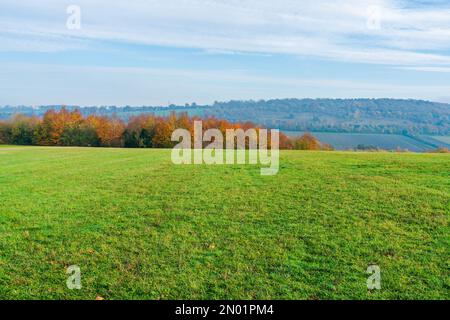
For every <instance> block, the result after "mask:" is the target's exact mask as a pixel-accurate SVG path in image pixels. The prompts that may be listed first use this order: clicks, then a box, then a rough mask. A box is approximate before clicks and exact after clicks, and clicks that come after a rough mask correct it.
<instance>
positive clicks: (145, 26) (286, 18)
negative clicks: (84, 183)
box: [0, 0, 450, 106]
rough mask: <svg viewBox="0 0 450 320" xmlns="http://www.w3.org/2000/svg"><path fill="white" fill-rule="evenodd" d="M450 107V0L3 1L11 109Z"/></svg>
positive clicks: (4, 95)
mask: <svg viewBox="0 0 450 320" xmlns="http://www.w3.org/2000/svg"><path fill="white" fill-rule="evenodd" d="M384 97H386V98H412V99H425V100H433V101H441V102H450V0H435V1H425V0H420V1H419V0H414V1H406V0H405V1H403V0H367V1H366V0H345V1H341V0H146V1H144V0H122V1H118V0H116V1H115V0H108V1H106V0H70V1H66V0H39V1H35V0H21V1H17V0H1V1H0V105H33V106H37V105H55V104H58V105H59V104H66V105H81V106H87V105H89V106H91V105H117V106H124V105H131V106H141V105H161V106H165V105H168V104H185V103H193V102H196V103H200V104H207V103H212V102H214V101H228V100H236V99H245V100H247V99H254V100H259V99H272V98H384Z"/></svg>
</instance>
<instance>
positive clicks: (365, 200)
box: [0, 147, 450, 299]
mask: <svg viewBox="0 0 450 320" xmlns="http://www.w3.org/2000/svg"><path fill="white" fill-rule="evenodd" d="M280 161H281V164H280V172H279V174H278V175H276V176H261V175H260V171H259V167H258V166H243V165H240V166H239V165H236V166H206V165H204V166H194V165H182V166H176V165H173V164H172V163H171V161H170V150H137V149H134V150H127V149H89V148H40V147H22V148H16V147H6V148H5V147H3V148H1V149H0V298H1V299H30V298H31V299H76V298H82V299H95V298H96V297H97V296H101V297H104V298H105V299H206V298H208V299H233V298H238V299H366V298H369V299H397V298H400V299H422V298H423V299H449V298H450V295H449V292H450V290H449V289H450V277H449V274H450V272H449V271H450V265H449V261H450V255H449V248H450V239H449V215H450V202H449V201H450V173H449V171H450V170H449V168H450V156H449V155H446V154H406V153H405V154H398V153H345V152H299V151H290V152H282V153H281V160H280ZM371 264H376V265H378V266H379V267H380V268H381V286H382V288H381V290H374V291H369V290H368V289H367V287H366V279H367V277H368V276H369V275H368V274H366V269H367V267H368V266H369V265H371ZM70 265H78V266H80V267H81V272H82V278H81V279H82V289H81V290H69V289H68V288H67V287H66V279H67V275H66V268H67V267H68V266H70Z"/></svg>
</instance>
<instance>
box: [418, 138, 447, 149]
mask: <svg viewBox="0 0 450 320" xmlns="http://www.w3.org/2000/svg"><path fill="white" fill-rule="evenodd" d="M420 138H421V139H424V140H425V141H427V142H429V143H432V144H435V145H437V146H439V147H442V148H450V136H420Z"/></svg>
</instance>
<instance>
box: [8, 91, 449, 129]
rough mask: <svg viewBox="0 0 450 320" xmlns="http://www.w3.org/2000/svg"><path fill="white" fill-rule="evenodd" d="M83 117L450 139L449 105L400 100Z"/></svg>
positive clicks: (286, 102) (96, 110)
mask: <svg viewBox="0 0 450 320" xmlns="http://www.w3.org/2000/svg"><path fill="white" fill-rule="evenodd" d="M52 108H55V109H58V108H61V106H41V107H35V108H32V107H26V106H21V107H10V106H5V107H0V119H6V118H9V117H10V116H11V115H13V114H14V113H24V114H27V115H32V114H33V115H40V116H42V115H43V114H44V113H45V112H46V111H47V110H48V109H52ZM68 108H69V109H73V108H79V109H80V110H81V111H82V113H83V114H85V115H87V114H103V115H113V114H115V115H117V116H118V117H121V118H124V119H126V118H129V117H130V116H133V115H136V114H139V113H154V114H157V115H167V114H168V113H170V112H172V111H175V112H188V113H189V114H190V115H201V116H216V117H218V118H225V119H228V120H230V121H252V122H255V123H258V124H261V125H264V126H266V127H269V128H279V129H282V130H289V131H320V132H346V133H389V134H402V135H419V134H420V135H450V104H444V103H436V102H429V101H422V100H401V99H275V100H260V101H252V100H251V101H229V102H215V103H214V104H213V105H204V106H200V105H196V104H192V105H185V106H176V105H172V106H169V107H151V106H144V107H130V106H127V107H116V106H108V107H106V106H103V107H78V106H68Z"/></svg>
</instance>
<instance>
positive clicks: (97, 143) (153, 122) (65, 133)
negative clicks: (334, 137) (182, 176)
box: [0, 108, 332, 150]
mask: <svg viewBox="0 0 450 320" xmlns="http://www.w3.org/2000/svg"><path fill="white" fill-rule="evenodd" d="M196 120H201V121H202V122H203V130H207V129H213V128H214V129H219V130H220V131H221V132H222V133H223V134H224V135H225V132H226V130H227V129H243V130H248V129H251V128H258V127H257V126H256V125H254V124H253V123H251V122H235V123H231V122H229V121H227V120H224V119H217V118H215V117H207V118H201V117H198V116H193V117H190V116H188V114H187V113H175V112H173V113H171V114H170V115H168V116H155V115H153V114H140V115H137V116H133V117H130V118H129V119H128V121H124V120H123V119H120V118H118V117H116V116H114V115H113V116H99V115H88V116H83V115H82V113H81V112H80V111H79V110H78V109H75V110H67V109H66V108H62V109H60V110H54V109H51V110H48V111H47V112H46V113H45V114H44V116H43V117H38V116H26V115H23V114H16V115H14V116H13V117H12V118H11V119H9V120H7V121H1V122H0V144H15V145H38V146H79V147H125V148H172V147H173V146H174V145H176V144H177V142H174V141H171V137H172V132H173V131H174V130H175V129H178V128H183V129H187V130H189V131H190V132H192V134H193V127H194V125H193V124H194V121H196ZM280 149H287V150H289V149H297V150H331V149H332V147H331V146H329V145H327V144H323V143H321V142H320V141H319V140H317V139H316V138H315V137H314V136H312V135H311V134H309V133H306V134H304V135H303V136H301V137H296V138H289V137H287V136H286V135H284V134H283V133H280Z"/></svg>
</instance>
